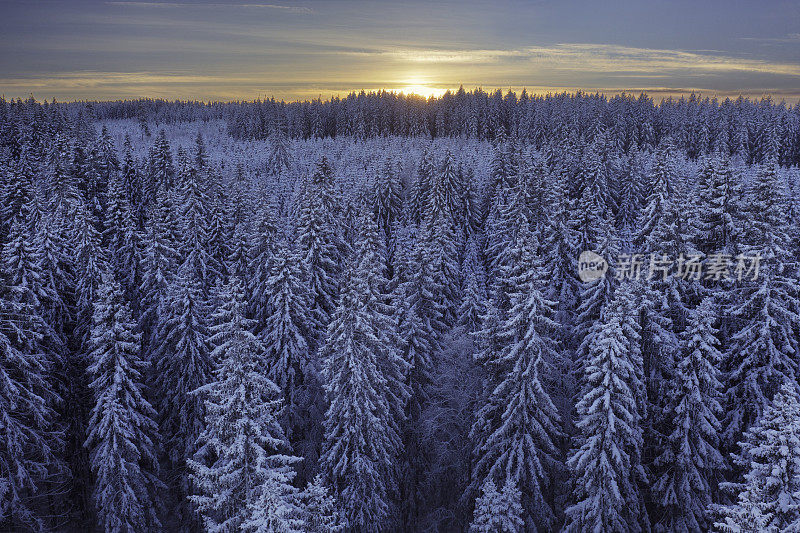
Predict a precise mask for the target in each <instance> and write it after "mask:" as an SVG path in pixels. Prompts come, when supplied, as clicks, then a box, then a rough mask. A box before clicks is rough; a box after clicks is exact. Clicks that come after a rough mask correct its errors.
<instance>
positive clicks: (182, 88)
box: [0, 0, 800, 103]
mask: <svg viewBox="0 0 800 533" xmlns="http://www.w3.org/2000/svg"><path fill="white" fill-rule="evenodd" d="M0 4H1V5H2V11H3V13H2V15H0V92H2V93H4V94H5V95H6V97H18V96H19V97H26V96H28V95H29V94H31V93H33V94H34V96H36V97H37V98H39V99H42V98H47V99H50V98H52V97H56V98H57V99H59V100H73V99H115V98H129V97H139V96H153V97H167V98H197V99H205V100H212V99H213V100H229V99H254V98H257V97H263V96H265V95H266V96H275V97H277V98H286V99H294V98H310V97H317V96H322V97H323V98H324V97H327V96H330V95H332V94H341V95H344V94H346V93H348V92H349V91H351V90H358V89H379V88H386V89H393V90H404V91H406V92H417V93H420V94H438V93H441V92H443V91H444V90H446V89H448V88H450V89H453V88H457V87H458V86H459V85H460V84H463V85H464V86H465V87H467V88H471V87H475V86H482V87H484V88H486V89H490V88H496V87H501V88H510V87H513V88H521V87H527V88H528V90H529V91H533V92H547V91H552V90H562V89H568V90H574V89H577V88H584V89H590V90H604V91H611V92H617V91H619V90H623V89H627V90H640V89H645V90H648V91H649V92H651V93H652V94H653V96H655V97H657V98H658V97H660V95H662V94H674V93H680V92H688V91H691V90H700V91H702V92H703V93H704V94H708V95H710V96H711V95H718V96H735V95H738V94H740V93H742V94H745V95H748V96H761V95H763V94H764V93H771V94H773V95H774V96H775V97H776V99H778V100H781V99H786V100H787V101H789V102H791V103H794V102H796V101H797V100H798V98H800V2H797V1H794V2H789V1H769V0H767V1H762V2H755V1H753V2H738V1H728V2H722V1H701V0H695V1H691V2H689V1H686V2H683V1H681V2H644V1H639V2H619V1H608V2H603V1H599V0H595V1H591V2H589V1H572V0H560V1H532V2H510V1H499V2H469V1H462V2H430V1H429V2H379V1H372V2H354V1H337V0H329V1H311V0H307V1H298V2H290V1H288V0H274V3H273V2H271V1H266V2H260V1H258V0H243V1H240V2H224V1H221V0H217V1H199V0H198V1H192V0H187V1H176V2H135V1H131V2H128V1H124V0H122V1H106V2H102V1H83V0H76V1H23V0H19V1H17V0H3V1H1V2H0Z"/></svg>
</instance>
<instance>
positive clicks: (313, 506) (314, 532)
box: [299, 476, 344, 533]
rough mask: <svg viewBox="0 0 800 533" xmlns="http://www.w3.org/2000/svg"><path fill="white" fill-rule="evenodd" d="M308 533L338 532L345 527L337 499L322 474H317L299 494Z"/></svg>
mask: <svg viewBox="0 0 800 533" xmlns="http://www.w3.org/2000/svg"><path fill="white" fill-rule="evenodd" d="M299 497H300V501H301V507H302V510H303V516H304V517H305V524H304V526H305V528H306V529H305V531H306V532H307V533H338V532H339V531H342V530H343V529H344V524H343V523H342V522H343V521H342V519H341V515H340V514H339V512H338V510H337V509H336V500H335V499H334V498H333V496H331V495H330V491H329V490H328V487H326V486H325V484H324V483H323V480H322V476H317V477H316V478H314V480H313V481H312V482H311V483H309V484H308V485H307V486H306V488H305V489H304V490H303V491H302V492H301V493H300V494H299Z"/></svg>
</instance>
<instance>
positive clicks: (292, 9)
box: [106, 1, 314, 15]
mask: <svg viewBox="0 0 800 533" xmlns="http://www.w3.org/2000/svg"><path fill="white" fill-rule="evenodd" d="M106 5H110V6H123V7H144V8H183V7H191V8H203V7H213V8H253V9H279V10H283V11H286V12H288V13H296V14H299V15H310V14H312V13H313V12H314V10H313V9H311V8H310V7H302V6H284V5H279V4H251V3H245V4H222V3H218V2H215V3H192V2H136V1H130V2H128V1H117V2H106Z"/></svg>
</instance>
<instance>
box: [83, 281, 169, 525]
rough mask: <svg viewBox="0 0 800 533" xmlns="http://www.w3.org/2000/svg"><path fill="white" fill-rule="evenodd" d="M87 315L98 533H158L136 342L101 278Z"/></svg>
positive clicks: (117, 291) (149, 422) (152, 432)
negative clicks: (90, 317)
mask: <svg viewBox="0 0 800 533" xmlns="http://www.w3.org/2000/svg"><path fill="white" fill-rule="evenodd" d="M97 297H98V300H97V303H96V305H95V308H94V317H93V322H92V329H91V337H90V339H89V346H90V347H91V350H92V351H91V355H90V357H91V365H90V366H89V369H88V370H89V374H90V375H91V378H92V382H91V384H90V387H91V389H92V391H93V392H94V407H93V408H92V412H91V418H90V419H89V426H88V437H87V439H86V446H87V447H88V448H89V449H90V459H91V466H92V472H93V473H94V481H95V483H94V502H95V507H96V512H97V517H98V521H99V523H100V524H101V526H102V528H103V529H104V530H105V531H109V532H134V531H144V530H151V529H154V528H159V527H160V525H161V524H160V522H159V519H158V510H159V504H158V502H159V501H160V497H159V494H158V491H159V489H160V488H161V482H160V481H159V479H158V477H157V476H158V461H157V458H156V455H155V450H156V446H157V443H156V442H155V438H156V436H157V433H158V432H157V426H156V423H155V420H154V419H155V416H156V413H155V410H154V409H153V407H152V406H151V405H150V403H149V402H148V401H147V399H146V398H145V390H144V384H143V373H144V372H145V370H146V367H147V363H146V362H145V361H143V360H142V359H141V355H140V344H139V343H140V338H139V337H140V336H139V334H138V333H136V323H135V322H134V321H133V319H132V318H131V310H130V306H129V305H128V304H127V303H126V302H125V301H124V299H123V296H122V289H121V288H120V286H119V283H117V282H116V281H115V280H114V279H113V278H112V277H110V276H109V275H107V274H106V275H104V277H103V283H102V284H101V285H100V288H99V292H98V295H97Z"/></svg>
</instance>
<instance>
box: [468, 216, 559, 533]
mask: <svg viewBox="0 0 800 533" xmlns="http://www.w3.org/2000/svg"><path fill="white" fill-rule="evenodd" d="M514 245H515V246H516V247H518V248H519V252H518V254H519V257H520V261H519V262H518V263H516V264H515V265H514V266H513V268H512V269H510V270H508V271H507V272H505V273H504V274H503V275H504V276H506V277H507V278H508V279H507V282H508V284H509V285H510V286H513V287H514V289H513V290H512V292H511V293H510V294H509V298H510V303H511V308H510V309H509V311H508V314H507V318H506V319H505V320H504V321H503V322H502V323H501V325H500V329H501V335H502V337H503V338H507V339H508V340H509V342H508V343H507V344H504V345H503V346H502V347H501V348H500V351H499V353H497V354H496V355H495V356H494V357H493V361H494V364H496V365H498V366H500V367H502V368H504V369H507V370H508V372H507V373H503V374H502V378H501V381H500V383H499V384H498V385H497V386H496V387H495V388H494V390H492V391H491V394H490V396H489V398H488V400H487V407H488V409H482V410H481V411H480V416H482V417H485V421H484V422H483V423H482V424H485V425H486V426H487V427H488V428H490V429H489V431H488V434H487V436H486V438H485V439H481V441H479V442H478V446H477V448H476V452H475V455H476V457H477V458H478V460H477V464H476V466H475V475H476V476H486V477H488V478H490V479H503V478H505V479H507V480H510V481H512V482H513V484H514V485H515V486H516V487H518V488H519V489H520V490H521V491H522V494H523V499H522V505H523V509H524V512H523V514H522V517H523V520H524V522H525V524H526V527H527V528H528V529H537V530H540V529H541V530H544V529H548V528H550V527H551V526H552V524H553V523H554V521H555V513H554V512H553V509H552V503H551V502H552V499H551V498H550V482H551V479H552V475H553V473H554V470H555V468H556V464H557V456H558V452H557V449H556V446H555V442H556V441H557V440H558V438H559V437H560V431H559V425H560V419H559V415H558V412H557V409H556V407H555V405H554V404H553V401H552V400H551V398H550V394H549V393H548V391H547V390H546V380H547V379H548V378H549V376H550V375H551V374H552V369H553V368H554V367H553V364H554V362H555V360H556V358H557V354H556V348H555V343H554V342H553V340H552V338H551V337H550V335H552V332H553V330H555V328H556V324H555V323H554V322H553V321H552V319H551V318H550V316H551V315H552V308H553V305H554V302H551V301H548V300H545V299H544V298H543V297H542V295H541V292H540V291H539V286H540V285H541V280H540V278H539V275H540V273H539V271H538V269H539V268H540V265H539V263H538V262H537V260H536V258H535V256H534V249H535V239H533V237H532V235H531V234H530V232H528V231H527V230H525V229H523V230H522V231H520V234H519V236H518V238H517V240H516V242H515V244H514Z"/></svg>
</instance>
